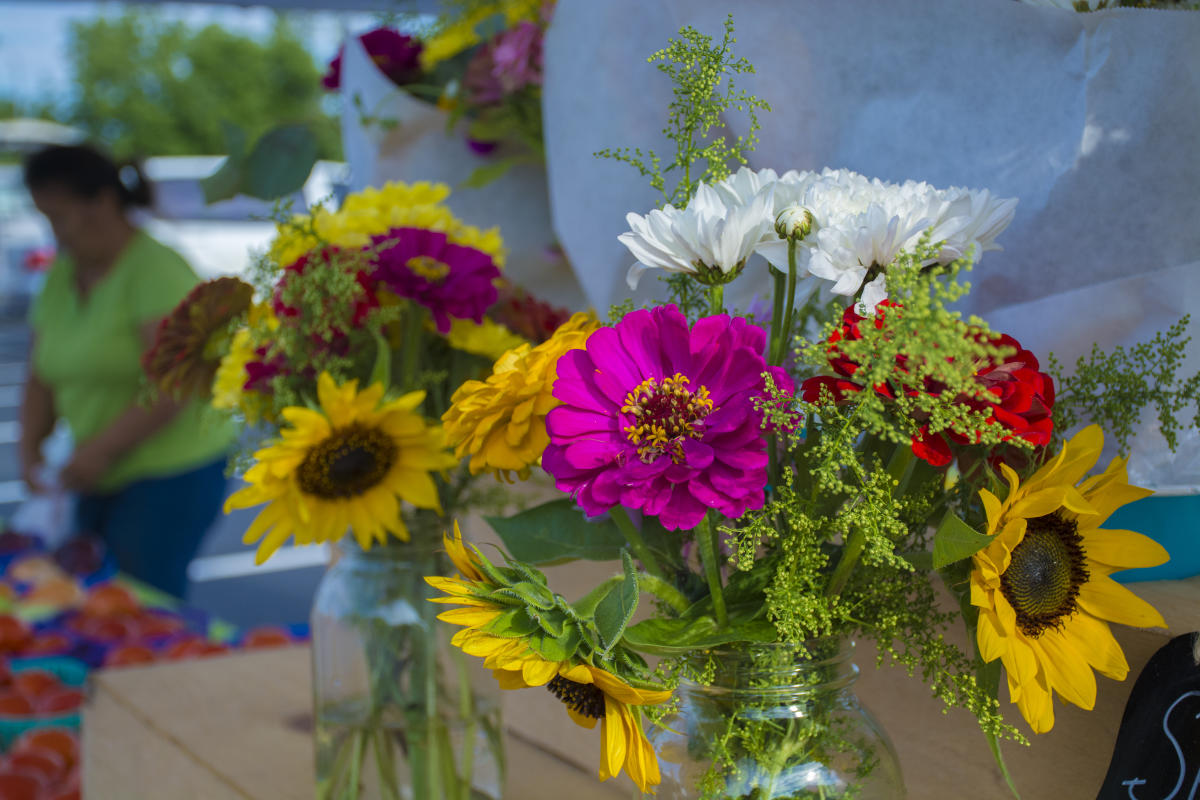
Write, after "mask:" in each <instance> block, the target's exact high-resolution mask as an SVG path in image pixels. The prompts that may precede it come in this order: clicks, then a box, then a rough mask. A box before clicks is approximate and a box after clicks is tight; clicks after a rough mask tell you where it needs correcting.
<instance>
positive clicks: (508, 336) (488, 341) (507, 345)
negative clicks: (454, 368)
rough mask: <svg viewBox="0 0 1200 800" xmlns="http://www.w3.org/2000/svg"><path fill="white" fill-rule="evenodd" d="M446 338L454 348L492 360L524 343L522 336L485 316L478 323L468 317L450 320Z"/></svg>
mask: <svg viewBox="0 0 1200 800" xmlns="http://www.w3.org/2000/svg"><path fill="white" fill-rule="evenodd" d="M446 340H447V341H448V342H450V346H451V347H453V348H455V349H456V350H462V351H463V352H466V353H474V354H475V355H477V356H485V357H487V358H490V359H491V360H492V361H495V360H496V359H498V358H500V357H501V356H503V355H504V354H505V353H506V352H508V351H509V350H512V349H513V348H514V347H520V346H521V345H522V344H525V343H526V342H525V339H524V338H523V337H521V336H518V335H517V334H515V333H513V332H512V331H510V330H509V329H508V328H506V327H504V326H503V325H501V324H499V323H497V322H493V321H492V320H490V319H488V318H487V317H484V318H483V323H482V324H478V325H477V324H476V323H475V322H473V321H471V320H469V319H453V320H451V322H450V332H449V333H448V334H446Z"/></svg>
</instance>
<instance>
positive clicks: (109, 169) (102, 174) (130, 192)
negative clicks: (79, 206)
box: [25, 144, 154, 208]
mask: <svg viewBox="0 0 1200 800" xmlns="http://www.w3.org/2000/svg"><path fill="white" fill-rule="evenodd" d="M50 185H55V186H61V187H62V188H64V189H67V190H68V191H70V192H71V193H73V194H76V195H79V196H80V197H86V198H88V199H89V200H90V199H91V198H93V197H95V196H96V195H98V194H100V193H101V192H102V191H104V190H105V189H112V190H113V191H114V192H116V194H117V199H118V200H120V202H121V208H132V207H148V206H150V205H151V204H152V203H153V201H154V198H153V195H152V194H151V192H150V184H149V183H148V182H147V181H146V176H145V175H143V174H142V170H141V169H140V168H139V167H138V165H137V164H135V163H133V162H129V163H125V164H121V165H119V166H118V165H117V164H116V163H114V162H113V160H112V159H111V158H109V157H108V156H107V155H105V154H104V153H103V152H101V151H100V150H99V149H97V148H95V147H93V146H92V145H89V144H72V145H53V146H51V147H47V148H45V149H43V150H39V151H38V152H36V153H34V154H33V155H31V156H30V157H29V158H27V159H25V188H27V189H29V190H30V191H34V190H36V189H42V188H44V187H46V186H50Z"/></svg>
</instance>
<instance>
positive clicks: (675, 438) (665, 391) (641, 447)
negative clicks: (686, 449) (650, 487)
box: [621, 372, 713, 464]
mask: <svg viewBox="0 0 1200 800" xmlns="http://www.w3.org/2000/svg"><path fill="white" fill-rule="evenodd" d="M689 383H691V381H689V380H688V378H687V376H686V375H683V374H681V373H679V372H676V373H675V374H674V375H672V376H671V377H669V378H663V379H662V380H661V381H660V380H659V379H657V378H647V379H646V380H644V381H642V382H641V383H639V384H638V385H637V387H636V388H634V390H633V391H632V392H630V393H629V394H627V395H625V404H624V405H623V406H621V411H622V412H623V413H625V414H632V415H633V424H632V425H629V426H627V427H626V428H625V437H626V438H627V439H628V440H629V442H630V443H631V444H633V445H635V446H636V447H637V452H638V457H640V458H641V459H642V461H644V462H645V463H647V464H649V463H651V462H652V461H654V460H655V459H656V458H658V457H659V456H660V455H662V454H663V453H669V454H670V455H671V460H672V461H674V462H675V463H676V464H679V463H681V462H682V461H683V441H684V440H685V439H699V438H700V437H701V436H703V435H704V418H705V417H707V416H708V415H709V413H710V412H711V411H712V410H713V402H712V399H711V398H710V397H709V395H708V388H707V387H704V386H701V387H700V388H699V389H697V390H696V391H695V392H693V391H692V390H691V389H689V388H688V384H689Z"/></svg>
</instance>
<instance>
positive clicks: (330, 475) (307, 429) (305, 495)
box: [225, 373, 457, 564]
mask: <svg viewBox="0 0 1200 800" xmlns="http://www.w3.org/2000/svg"><path fill="white" fill-rule="evenodd" d="M317 396H318V400H319V401H320V405H321V410H320V411H314V410H312V409H308V408H302V407H297V406H292V407H289V408H285V409H284V410H283V412H282V417H283V419H284V420H286V421H287V422H288V423H289V424H290V425H291V427H290V428H284V429H283V430H282V431H281V432H280V438H279V439H278V440H276V441H275V442H273V443H272V444H271V445H270V446H268V447H265V448H263V449H261V450H259V451H258V452H256V453H255V454H254V459H255V461H256V462H257V463H255V465H254V466H253V467H251V468H250V469H249V470H247V472H246V477H245V479H246V482H247V483H249V484H250V485H249V486H247V487H246V488H244V489H241V490H240V491H238V492H236V493H234V494H233V495H232V496H230V498H229V499H228V500H227V501H226V502H225V511H226V512H228V511H230V510H231V509H234V508H247V507H249V506H256V505H259V504H261V503H267V504H268V505H267V507H266V508H264V509H263V510H262V512H261V513H260V514H259V515H258V517H257V518H255V520H254V522H253V523H252V524H251V526H250V528H249V530H247V531H246V534H245V536H244V541H245V542H246V543H247V544H250V543H252V542H255V541H257V540H258V539H259V538H262V542H261V543H260V544H259V547H258V554H257V559H256V560H257V561H258V563H260V564H261V563H262V562H264V561H266V560H267V558H269V557H270V555H271V554H272V553H273V552H275V550H277V549H278V548H279V546H280V545H282V544H283V543H284V542H285V541H286V540H287V539H288V537H289V536H294V537H295V540H296V543H297V544H312V543H316V542H329V541H334V540H336V539H339V538H341V537H342V536H343V535H345V533H346V532H347V531H348V530H349V531H352V532H353V533H354V536H355V538H356V539H357V540H358V543H359V545H361V546H362V547H363V548H364V549H365V548H369V547H370V546H371V544H372V543H373V542H379V543H383V542H385V541H386V540H387V535H388V533H389V532H390V533H391V534H392V535H394V536H396V537H397V538H399V539H401V540H403V541H408V529H407V528H406V527H405V525H404V521H403V520H402V519H401V517H400V501H401V500H403V501H405V502H408V503H410V504H412V505H413V506H416V507H417V508H427V509H434V510H438V511H440V510H441V504H440V503H439V501H438V494H437V487H436V486H435V485H434V482H433V478H432V477H431V475H430V472H431V471H439V470H445V469H449V468H451V467H453V466H454V465H455V464H456V463H457V461H456V459H455V458H454V457H453V456H451V455H450V454H449V453H447V452H446V451H445V450H444V449H443V447H444V444H443V442H444V439H443V436H442V431H441V429H440V428H438V427H436V426H432V425H429V424H428V423H427V422H426V421H425V419H424V418H423V417H421V416H420V415H419V414H417V413H416V408H417V407H418V406H419V405H420V404H421V402H422V401H423V400H424V399H425V393H424V392H411V393H409V394H406V395H404V396H403V397H400V398H398V399H396V400H392V401H390V402H381V401H382V400H383V386H382V385H380V384H375V385H374V386H371V387H370V388H369V389H365V390H363V391H361V392H360V391H358V382H357V381H350V382H349V383H346V384H343V385H341V386H338V385H337V384H336V383H335V382H334V380H333V378H332V377H331V376H330V375H329V374H328V373H322V374H321V377H320V378H319V379H318V381H317Z"/></svg>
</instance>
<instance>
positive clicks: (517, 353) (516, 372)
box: [442, 311, 600, 481]
mask: <svg viewBox="0 0 1200 800" xmlns="http://www.w3.org/2000/svg"><path fill="white" fill-rule="evenodd" d="M599 327H600V322H599V320H597V319H596V316H595V314H590V313H585V312H582V311H581V312H578V313H576V314H575V315H574V316H572V317H571V319H569V320H568V321H567V322H565V323H563V324H562V325H561V326H559V328H558V330H557V331H555V332H554V335H553V336H552V337H550V339H548V340H547V341H545V342H543V343H542V344H539V345H537V346H536V347H534V346H533V345H530V344H523V345H521V346H520V347H517V348H514V349H513V350H510V351H508V352H507V353H505V354H504V355H502V356H501V357H500V358H499V359H498V360H497V361H496V364H495V366H494V367H493V368H492V374H491V375H490V376H489V377H488V378H487V379H486V380H483V381H467V382H466V383H464V384H463V385H462V386H460V387H459V388H458V389H457V390H456V391H455V392H454V396H453V397H452V398H451V399H450V408H449V409H448V410H447V411H446V413H445V414H443V415H442V422H444V423H445V425H446V440H447V442H448V443H449V444H450V446H451V447H453V448H455V451H454V453H455V455H456V456H458V457H459V458H466V457H467V456H468V455H469V456H470V457H471V460H470V462H469V467H470V470H471V474H472V475H478V474H479V473H481V472H492V473H493V474H495V476H496V477H497V478H499V479H502V480H510V481H511V480H512V473H514V472H515V473H516V474H517V476H518V477H520V478H521V479H522V480H524V479H526V478H528V477H529V471H530V469H531V468H532V467H533V466H535V465H536V464H538V463H540V461H541V458H542V451H543V450H545V449H546V445H548V444H550V436H549V435H548V434H547V433H546V415H547V414H549V413H550V410H551V409H552V408H554V407H555V406H557V405H559V401H558V400H556V399H555V398H554V395H553V394H551V390H552V389H553V388H554V380H555V378H556V377H557V375H558V371H557V364H558V359H559V358H560V357H561V356H562V355H563V353H566V352H567V351H568V350H574V349H578V348H581V347H583V346H584V344H585V343H586V342H587V339H588V337H589V336H591V335H592V333H593V332H594V331H595V330H596V329H597V328H599Z"/></svg>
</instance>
